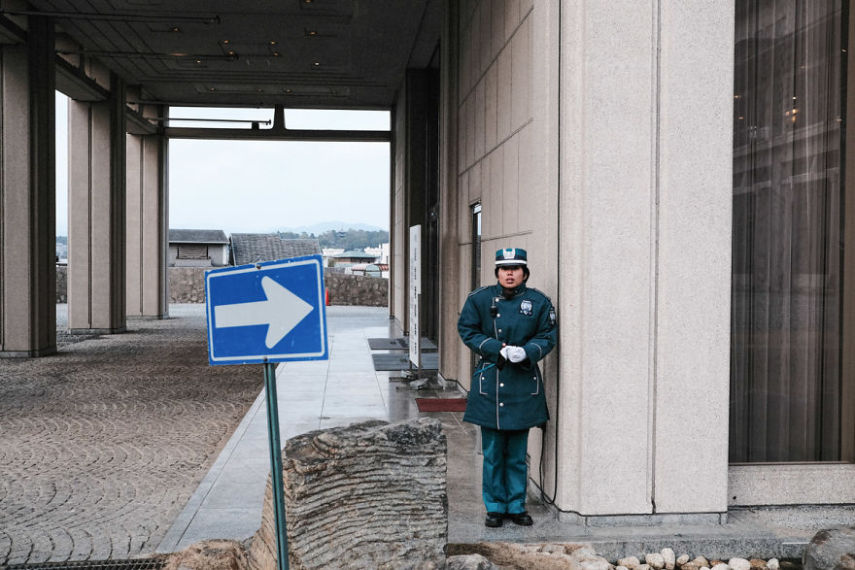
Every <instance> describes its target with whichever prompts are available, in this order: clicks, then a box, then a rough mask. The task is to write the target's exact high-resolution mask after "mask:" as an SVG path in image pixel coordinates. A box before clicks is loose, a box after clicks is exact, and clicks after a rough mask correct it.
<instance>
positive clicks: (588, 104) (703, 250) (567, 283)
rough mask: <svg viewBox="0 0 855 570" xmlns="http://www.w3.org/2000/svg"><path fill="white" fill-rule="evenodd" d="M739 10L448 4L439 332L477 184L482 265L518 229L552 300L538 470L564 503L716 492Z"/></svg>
mask: <svg viewBox="0 0 855 570" xmlns="http://www.w3.org/2000/svg"><path fill="white" fill-rule="evenodd" d="M733 13H734V11H733V6H732V5H731V4H730V3H727V5H724V6H723V5H722V4H721V3H719V2H711V1H702V0H698V1H692V2H689V3H684V4H680V6H676V5H673V6H672V5H670V4H666V3H663V2H661V1H660V0H649V1H646V2H635V1H630V0H620V1H618V2H617V3H608V4H604V3H602V2H596V1H594V0H572V1H569V2H568V1H561V2H559V1H558V0H543V1H536V2H534V1H519V0H509V1H506V2H501V1H486V0H482V1H479V0H470V1H461V2H459V3H453V2H452V3H451V4H450V7H449V14H448V19H447V21H446V31H445V34H446V38H448V39H450V41H446V42H445V45H446V46H449V49H450V50H451V52H452V53H451V54H450V55H449V56H448V59H444V60H443V61H444V62H449V63H450V64H451V65H453V66H454V67H453V69H451V70H445V72H444V74H443V78H447V80H448V81H449V82H452V83H453V84H454V85H453V86H449V85H446V86H444V89H443V94H444V97H446V101H445V102H444V105H443V120H444V121H445V122H444V125H445V131H444V138H443V146H444V152H445V153H446V156H445V160H444V162H443V164H444V165H445V166H446V168H450V169H452V172H453V175H451V174H449V175H448V176H445V177H443V182H444V187H443V190H442V196H443V199H444V200H445V201H446V202H447V203H449V202H450V203H451V205H450V206H447V207H450V208H453V209H454V212H453V213H451V212H450V211H448V210H444V212H443V216H444V218H443V221H444V224H448V223H453V224H454V227H453V229H452V230H451V231H450V232H449V233H448V234H444V237H443V240H444V247H445V248H446V250H447V248H448V247H454V248H455V249H456V251H455V252H454V253H448V252H447V251H446V253H445V254H444V255H443V257H442V259H443V264H444V265H443V268H442V269H441V271H442V272H443V275H448V276H454V277H453V279H454V281H455V284H454V285H453V286H450V285H446V286H445V287H444V293H443V295H442V297H443V300H444V302H445V303H447V304H449V305H453V306H454V307H455V309H456V310H455V312H454V313H453V314H452V313H451V311H449V310H445V311H443V316H442V319H443V323H442V327H441V328H442V330H443V331H444V334H443V335H442V337H441V338H442V340H443V343H444V344H445V345H448V344H449V343H450V342H451V341H452V339H453V333H452V331H453V330H454V326H455V321H456V315H457V314H458V313H459V308H460V307H461V306H462V304H463V301H464V300H465V297H466V294H467V293H468V291H469V289H470V288H471V287H470V265H469V264H470V263H471V261H470V260H471V255H472V243H471V239H470V236H471V216H470V211H471V210H470V208H471V206H472V205H473V204H475V203H477V202H480V203H481V205H482V224H483V227H482V236H481V240H482V250H481V255H482V263H481V268H480V269H481V283H482V284H490V283H491V282H493V279H494V277H493V263H492V260H493V254H494V251H495V250H496V249H499V248H501V247H508V246H517V247H523V248H525V249H527V250H528V251H529V259H530V266H531V272H532V277H531V280H530V283H529V284H530V285H532V286H535V287H537V288H539V289H541V290H543V291H544V292H545V293H546V294H547V295H549V296H551V297H552V298H553V300H554V301H555V302H556V304H557V306H558V314H559V322H560V324H561V334H560V343H559V347H558V350H557V351H556V353H555V354H554V355H553V356H551V357H549V358H548V359H547V360H546V362H545V363H544V368H545V376H546V378H547V391H548V393H549V397H550V410H551V415H552V419H551V421H550V422H549V424H548V429H547V431H546V438H547V441H546V445H545V448H546V449H547V458H546V459H547V465H546V470H545V473H544V476H545V480H544V483H545V489H546V491H547V492H548V494H550V495H551V494H552V493H553V491H554V492H555V494H556V497H555V499H556V504H557V505H558V507H559V508H560V509H562V510H563V511H567V512H569V513H571V514H575V515H581V516H586V517H587V516H608V517H621V516H623V515H646V516H649V515H659V514H669V513H680V514H685V513H692V514H696V515H699V516H701V517H705V516H708V517H711V518H712V520H719V516H718V513H722V512H725V511H726V510H727V472H728V466H727V410H728V386H729V374H728V362H729V334H730V331H729V296H730V243H731V241H730V240H731V226H730V216H731V180H730V178H731V153H732V150H731V113H732V96H733V95H732V85H733V78H732V63H733V61H732V60H733ZM616 38H619V39H620V41H615V39H616ZM698 38H703V41H698ZM455 62H456V64H455ZM449 97H453V99H452V100H450V101H449V100H448V98H449ZM451 153H454V154H453V156H451ZM446 229H447V228H446ZM449 242H451V243H452V244H453V246H450V245H449ZM454 340H456V339H454ZM456 342H457V344H458V345H459V341H456ZM440 350H441V354H440V362H441V364H440V368H441V373H442V374H443V376H445V377H446V378H449V377H450V378H455V379H457V380H458V381H460V383H461V384H462V385H464V386H468V384H469V374H470V356H469V353H468V351H466V350H461V349H460V348H459V346H456V345H455V346H453V347H452V346H441V347H440ZM535 432H536V433H535V434H533V436H532V441H531V442H530V454H531V455H532V458H531V464H532V465H533V466H535V468H534V469H533V475H534V476H535V478H537V469H536V466H537V465H538V464H539V457H538V455H539V454H538V452H539V449H540V445H539V443H540V434H539V430H535ZM553 473H557V481H556V480H555V478H554V477H553Z"/></svg>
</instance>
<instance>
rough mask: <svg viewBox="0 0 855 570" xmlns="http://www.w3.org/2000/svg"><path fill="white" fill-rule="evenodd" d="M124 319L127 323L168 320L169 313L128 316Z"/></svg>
mask: <svg viewBox="0 0 855 570" xmlns="http://www.w3.org/2000/svg"><path fill="white" fill-rule="evenodd" d="M125 318H126V319H127V320H129V321H162V320H163V319H168V318H169V313H166V314H163V315H128V316H127V317H125Z"/></svg>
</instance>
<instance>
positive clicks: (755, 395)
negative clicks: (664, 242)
mask: <svg viewBox="0 0 855 570" xmlns="http://www.w3.org/2000/svg"><path fill="white" fill-rule="evenodd" d="M845 20H846V18H845V17H844V11H843V7H842V0H828V1H822V2H815V1H812V0H763V1H760V0H748V1H737V3H736V50H735V57H736V61H735V89H734V116H733V124H734V136H733V141H734V142H733V153H734V157H733V285H732V321H731V326H732V341H731V342H732V347H731V395H730V401H731V404H730V460H731V462H786V461H837V460H840V459H841V336H842V335H841V310H842V302H843V297H842V294H843V293H842V291H843V288H842V286H843V264H842V237H843V210H842V195H843V189H842V184H843V180H842V169H841V153H842V147H843V121H844V107H843V104H844V101H843V100H842V97H841V93H842V91H843V89H845V65H846V61H845V57H844V55H845V47H846V46H845V45H844V44H843V41H844V38H845V37H846V35H845V33H844V32H845V30H846V26H848V22H847V21H845Z"/></svg>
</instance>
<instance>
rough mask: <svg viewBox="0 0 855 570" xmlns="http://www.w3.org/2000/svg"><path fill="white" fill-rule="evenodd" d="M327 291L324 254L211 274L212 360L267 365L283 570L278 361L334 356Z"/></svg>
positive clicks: (269, 431)
mask: <svg viewBox="0 0 855 570" xmlns="http://www.w3.org/2000/svg"><path fill="white" fill-rule="evenodd" d="M324 292H325V291H324V273H323V259H322V258H321V256H319V255H310V256H305V257H295V258H292V259H283V260H279V261H266V262H264V263H257V264H254V265H241V266H239V267H225V268H222V269H214V270H211V271H207V272H206V273H205V300H206V301H205V302H206V304H207V311H206V312H207V315H208V360H209V362H210V363H211V365H219V364H251V363H263V364H264V391H265V394H266V398H267V435H268V440H269V443H270V469H271V483H272V490H273V515H274V522H275V525H276V566H277V568H278V569H279V570H288V533H287V526H286V521H285V494H284V477H283V474H282V445H281V442H280V438H279V405H278V402H277V395H276V366H275V364H273V363H274V362H283V361H291V360H326V359H327V358H328V357H329V343H328V342H327V317H326V303H325V302H324V301H325V295H324Z"/></svg>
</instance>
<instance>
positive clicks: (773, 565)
mask: <svg viewBox="0 0 855 570" xmlns="http://www.w3.org/2000/svg"><path fill="white" fill-rule="evenodd" d="M766 568H768V569H769V570H779V569H780V568H781V563H780V562H778V559H777V558H771V559H770V560H769V561H768V562H766Z"/></svg>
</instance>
